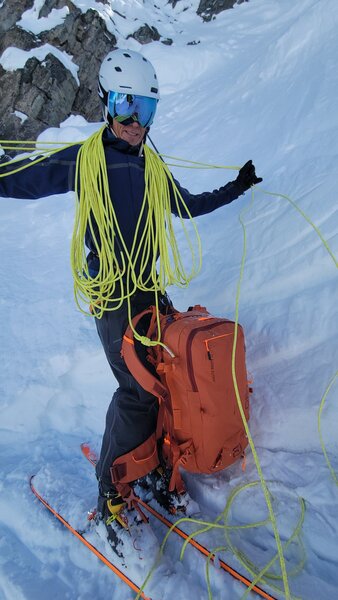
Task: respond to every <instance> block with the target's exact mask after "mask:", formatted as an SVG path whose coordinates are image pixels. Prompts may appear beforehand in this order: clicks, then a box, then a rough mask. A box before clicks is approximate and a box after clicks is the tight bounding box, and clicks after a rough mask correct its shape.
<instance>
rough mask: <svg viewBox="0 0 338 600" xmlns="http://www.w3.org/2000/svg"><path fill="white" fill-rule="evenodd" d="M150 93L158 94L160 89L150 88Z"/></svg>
mask: <svg viewBox="0 0 338 600" xmlns="http://www.w3.org/2000/svg"><path fill="white" fill-rule="evenodd" d="M150 91H151V92H153V94H157V92H158V89H157V88H155V87H152V88H150Z"/></svg>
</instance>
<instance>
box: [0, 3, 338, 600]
mask: <svg viewBox="0 0 338 600" xmlns="http://www.w3.org/2000/svg"><path fill="white" fill-rule="evenodd" d="M80 4H83V6H84V8H87V7H88V6H89V4H90V2H89V0H86V2H77V5H80ZM91 4H92V5H94V3H91ZM154 4H156V5H157V6H158V7H159V8H161V10H162V19H163V22H162V23H158V25H157V26H158V28H159V30H160V33H161V34H162V35H163V36H167V35H170V36H171V37H173V38H174V44H173V45H172V46H164V45H163V44H161V43H153V44H150V45H148V46H145V47H142V48H141V50H142V52H144V54H145V55H146V56H147V57H148V58H150V59H151V60H152V62H153V63H154V65H155V67H156V69H157V71H158V76H159V81H160V84H161V96H162V99H161V102H160V104H159V110H158V115H157V118H156V120H155V123H154V125H153V127H152V132H151V136H152V138H153V140H154V142H155V144H156V145H157V146H158V147H159V149H160V150H161V151H162V152H163V153H165V154H169V155H174V156H177V157H183V158H187V159H191V160H197V161H202V162H208V163H210V164H217V165H222V164H224V165H230V166H231V165H233V166H236V165H241V164H243V163H244V162H245V161H246V160H248V159H249V158H252V159H253V160H254V162H255V164H256V167H257V172H258V174H259V175H261V176H263V177H264V182H263V184H261V185H260V186H259V187H258V188H257V189H256V190H255V193H254V201H253V204H251V203H250V202H251V194H250V193H246V194H245V195H244V196H243V197H241V198H240V199H239V200H238V201H236V202H234V203H233V204H232V205H230V206H228V207H224V208H222V209H220V210H218V211H216V212H215V213H213V214H211V215H207V216H204V217H201V218H199V219H197V224H198V227H199V231H200V234H201V237H202V242H203V254H204V263H203V268H202V272H201V274H200V275H199V277H198V278H197V279H195V280H194V281H193V282H192V283H191V285H190V286H189V289H188V290H186V291H182V290H177V289H171V290H170V294H171V296H172V298H173V300H174V303H175V305H176V306H177V308H179V309H185V308H186V307H187V306H188V305H191V304H194V303H200V304H202V305H206V306H207V307H208V308H209V310H210V311H211V312H212V313H214V314H216V315H224V316H227V317H229V318H233V317H234V309H235V297H236V289H237V284H238V279H239V269H240V262H241V257H242V247H243V234H242V228H241V225H240V223H239V220H238V216H239V214H240V213H241V211H242V210H243V209H246V208H247V209H248V210H247V212H245V213H244V214H243V220H244V222H245V227H246V233H247V259H246V265H245V271H244V278H243V282H242V286H241V295H240V315H239V319H240V322H241V323H242V325H243V326H244V329H245V333H246V340H247V363H248V369H249V372H250V373H251V374H252V377H253V382H254V383H253V386H254V395H253V398H252V409H251V419H250V429H251V433H252V436H253V439H254V443H255V446H256V448H257V452H258V456H259V459H260V461H261V465H262V469H263V473H264V477H265V479H266V480H267V481H268V482H270V483H269V487H270V489H271V493H272V495H273V506H274V510H275V512H276V515H277V521H278V526H279V530H280V533H281V536H282V540H283V541H286V540H287V539H288V538H289V537H290V534H291V532H292V530H293V529H294V528H295V526H296V523H297V522H298V519H299V515H300V504H299V498H303V499H304V500H305V505H306V513H305V520H304V524H303V527H302V541H303V544H304V547H305V552H306V562H305V565H304V567H303V569H302V570H301V572H300V573H298V574H297V575H294V576H290V577H289V583H290V589H291V592H292V595H293V596H294V597H298V598H302V599H304V600H326V599H328V598H330V599H331V598H332V599H333V598H336V597H338V591H337V590H338V543H337V539H338V508H337V506H338V490H337V486H336V484H335V482H334V480H333V479H332V477H331V475H330V471H329V469H328V466H327V464H326V462H325V459H324V456H323V452H322V449H321V445H320V440H319V435H318V428H317V420H318V411H319V407H320V403H321V399H322V397H323V394H324V393H325V390H326V389H327V386H328V384H329V381H330V380H331V378H332V377H333V376H334V374H335V373H336V371H337V365H338V344H337V334H338V319H337V310H338V309H337V306H338V303H337V263H335V262H334V260H333V259H332V257H331V256H330V255H329V253H328V252H327V250H326V249H325V247H324V245H323V244H322V242H321V240H320V239H319V237H318V235H317V234H316V232H315V231H314V229H313V228H312V227H311V226H310V225H309V223H308V222H306V220H305V219H304V218H303V217H302V215H301V214H300V213H299V212H297V210H295V208H294V206H292V204H290V202H289V201H288V200H287V199H286V198H282V197H278V196H271V195H268V194H267V193H266V191H270V192H276V193H280V194H286V195H288V196H290V197H291V198H292V199H293V200H294V201H296V202H297V204H298V206H299V207H300V208H301V210H302V211H304V213H305V214H306V215H307V216H308V217H309V218H310V219H311V220H312V222H313V223H314V224H315V225H316V226H317V227H318V228H319V229H320V231H321V233H322V235H323V236H324V238H325V239H326V240H327V242H328V244H329V246H330V248H331V251H332V252H333V253H334V254H335V255H337V249H338V210H337V200H336V186H337V183H338V182H337V171H338V169H337V164H338V135H337V134H338V112H337V97H338V70H337V57H338V37H337V30H338V4H337V2H336V0H321V2H318V1H317V0H299V1H298V2H294V0H283V2H280V1H278V0H251V1H250V2H248V3H243V4H241V5H239V6H237V7H236V8H235V9H234V10H229V11H226V12H224V13H222V14H220V15H218V16H217V18H216V19H215V20H213V21H211V22H210V23H203V22H202V21H201V20H200V19H198V17H197V16H196V14H195V13H194V11H193V8H196V6H195V5H196V4H197V3H196V2H188V1H187V0H184V1H182V2H178V3H177V6H176V8H175V10H173V11H170V8H169V6H168V5H167V4H166V2H165V1H164V0H157V2H156V3H155V2H154V3H153V2H151V1H146V2H144V3H142V2H141V1H138V0H128V2H123V1H122V0H118V1H115V2H112V3H111V9H112V10H114V8H115V9H116V10H118V11H119V12H120V13H121V14H126V15H127V19H125V20H124V21H125V23H124V26H125V29H124V30H123V35H122V34H121V35H120V38H119V39H120V43H121V45H123V46H124V47H127V46H128V45H129V44H131V43H132V44H133V45H132V47H133V48H139V46H138V45H137V43H136V42H135V41H131V40H127V41H126V40H124V37H125V34H126V32H127V31H128V27H127V24H129V31H128V32H130V31H134V30H135V29H134V26H135V23H134V21H133V17H132V14H133V12H132V8H133V10H135V15H137V17H140V18H141V15H142V12H141V8H144V10H146V11H147V16H148V15H150V14H152V15H153V18H154V21H153V22H151V23H150V24H154V25H156V22H157V21H156V19H157V18H158V15H159V12H158V11H157V12H156V10H155V8H154ZM183 5H184V6H185V8H187V10H181V9H183ZM96 7H97V5H96ZM152 8H154V10H153V11H152V10H151V9H152ZM107 10H108V9H107ZM115 18H116V15H115V16H114V19H115ZM119 18H120V21H121V22H122V20H123V17H119ZM175 19H176V20H175ZM123 36H124V37H123ZM192 41H195V42H196V43H195V45H187V43H188V42H192ZM98 126H99V124H87V123H86V122H85V121H84V120H83V119H82V118H81V117H70V118H69V119H67V121H66V122H65V123H63V124H62V126H60V128H58V129H50V130H48V131H47V132H44V134H42V135H41V136H40V140H41V141H42V142H43V141H53V140H54V141H55V142H60V141H62V140H64V141H74V139H76V138H78V139H84V138H85V137H86V136H87V135H90V134H91V133H92V132H93V131H94V130H95V129H96V128H97V127H98ZM168 162H174V161H171V160H169V161H168ZM173 172H174V173H175V175H176V176H177V177H178V179H179V180H180V181H181V183H182V184H183V185H185V186H186V187H188V188H189V189H190V190H191V191H193V192H197V191H202V190H208V189H214V188H215V187H218V186H219V185H222V184H223V183H224V182H225V181H227V180H229V179H231V178H233V177H235V175H236V172H235V171H234V170H230V171H227V170H226V171H224V170H222V169H218V170H216V169H214V170H195V169H192V170H189V169H188V170H185V169H182V168H173ZM0 211H1V221H0V234H1V246H2V253H1V262H0V265H1V266H0V269H1V281H2V292H1V299H0V302H1V309H2V310H1V326H0V336H1V343H0V348H1V350H0V351H1V359H0V364H1V367H2V369H1V372H2V377H1V395H0V406H1V413H0V414H1V439H0V446H1V455H2V469H1V476H0V487H1V496H0V509H1V512H0V515H1V516H0V548H1V561H0V598H1V600H2V599H5V600H33V599H34V600H45V599H46V598H53V600H54V599H60V600H61V599H62V600H63V599H69V600H75V599H76V600H92V599H94V598H95V599H97V600H101V599H102V600H103V599H105V600H106V598H114V600H127V599H130V598H134V597H135V594H134V593H133V592H131V591H129V590H128V588H127V587H126V586H125V584H123V583H121V582H120V581H119V580H118V579H117V578H116V577H115V576H114V575H113V574H112V573H111V572H110V571H109V570H108V569H107V568H106V567H105V566H104V565H102V564H101V563H100V562H99V561H98V560H97V559H96V558H95V557H94V556H92V555H91V554H90V553H89V552H88V550H87V549H86V548H85V547H84V546H82V545H81V544H80V543H79V542H78V541H77V540H76V539H75V538H73V537H72V536H71V535H69V534H68V533H67V532H66V530H65V529H64V528H63V526H62V525H60V524H59V523H58V522H56V521H55V520H53V518H52V517H51V516H50V515H49V514H48V512H47V511H46V510H45V509H44V508H43V507H42V506H41V505H39V504H38V503H37V501H35V500H34V498H33V496H32V494H31V492H30V489H29V485H28V481H29V476H30V475H31V474H34V473H37V474H38V475H37V482H38V483H39V484H40V485H41V487H43V486H44V489H45V491H46V493H47V494H48V493H49V494H51V495H53V490H54V492H55V490H56V493H58V494H59V499H58V502H60V506H64V507H66V508H67V511H68V514H69V515H70V516H71V517H72V518H73V519H74V520H75V523H76V525H78V526H80V525H81V523H82V522H83V521H82V519H83V520H84V519H85V515H84V512H85V510H87V508H91V507H92V506H93V505H94V504H95V496H96V482H95V478H94V474H93V470H92V467H91V466H90V465H89V464H87V463H86V462H85V461H84V460H83V458H82V457H81V455H80V450H79V445H80V443H81V442H82V441H86V440H91V441H93V443H94V444H95V445H98V444H99V443H100V436H101V434H102V431H103V427H104V418H105V412H106V408H107V406H108V403H109V401H110V397H111V395H112V393H113V391H114V389H115V386H116V382H115V381H114V379H113V378H112V375H111V373H110V370H109V367H108V365H107V363H106V360H105V357H104V354H103V351H102V349H101V347H100V343H99V340H98V338H97V335H96V331H95V326H94V323H93V322H92V321H91V319H90V318H89V317H85V316H84V315H82V314H80V313H79V312H78V311H77V310H76V307H75V304H74V302H73V299H72V294H73V292H72V277H71V272H70V266H69V245H70V238H71V232H72V222H73V214H74V201H73V197H72V195H71V194H68V195H65V196H62V197H55V196H53V197H50V198H48V199H41V200H39V201H35V202H28V201H27V202H24V201H18V200H15V199H3V200H2V201H1V203H0ZM337 409H338V406H337V382H336V381H335V383H334V384H333V385H332V387H331V388H330V391H329V393H328V395H327V397H326V403H325V405H324V408H323V411H322V435H323V439H324V441H325V444H326V448H327V452H328V455H329V457H330V460H331V462H332V466H333V468H334V469H335V470H336V471H337V469H338V459H337V451H338V443H337ZM257 478H258V476H257V471H256V468H255V465H254V462H253V457H252V453H251V452H248V456H247V467H246V471H245V473H243V472H242V470H241V466H240V465H234V466H233V467H231V469H228V470H227V471H225V472H223V473H220V474H218V475H216V476H188V475H187V476H186V481H187V485H188V487H189V491H190V493H191V495H192V497H193V498H194V499H195V500H196V501H197V502H198V503H199V505H200V507H201V514H202V517H203V518H204V519H209V520H210V519H215V518H216V516H217V515H218V514H220V513H221V511H222V510H223V509H224V507H225V504H226V501H227V499H228V498H229V495H230V493H231V491H232V490H233V489H235V488H236V486H237V485H242V484H245V483H249V482H253V481H256V480H257ZM58 490H59V492H58ZM230 516H231V520H230V522H231V523H237V524H239V523H240V524H243V523H248V522H252V521H257V520H263V519H265V518H266V516H267V510H266V507H265V503H264V499H263V496H262V492H261V491H260V488H259V486H256V487H254V488H251V489H250V490H249V491H243V492H242V493H241V494H240V495H239V496H238V497H237V498H236V499H235V501H234V504H233V508H232V511H231V515H230ZM153 527H154V532H155V534H156V536H157V538H158V540H159V543H160V542H161V540H162V539H163V536H164V534H165V531H164V530H163V528H162V527H161V526H158V525H157V524H153ZM187 527H188V526H187ZM93 535H94V534H93ZM231 535H232V537H231V539H232V541H233V543H235V544H236V545H237V547H238V548H240V549H241V550H242V551H244V552H245V553H247V554H248V555H249V557H250V559H251V560H252V561H253V562H254V563H257V564H259V565H261V566H263V565H264V564H266V563H267V562H268V561H269V560H270V558H271V557H272V556H273V555H274V553H275V551H276V548H275V545H274V542H273V536H272V533H271V527H270V526H262V527H260V528H257V529H253V530H248V529H243V530H239V531H237V532H236V533H233V534H231ZM96 537H97V536H96ZM98 540H99V538H98ZM201 541H202V543H203V542H204V543H206V544H207V545H208V546H209V547H217V546H224V545H226V540H225V537H224V532H223V531H222V530H221V531H220V530H217V531H212V532H210V533H209V534H205V536H204V537H202V538H201ZM181 547H182V544H181V541H179V540H178V538H176V536H175V535H174V534H172V535H171V536H170V538H169V540H168V543H167V546H166V549H165V552H164V557H163V558H162V559H161V561H160V564H159V566H158V567H157V569H156V570H155V572H154V574H153V577H152V579H151V581H150V583H149V585H148V586H147V588H146V593H147V594H148V595H149V596H151V597H152V598H153V599H158V598H164V599H169V598H175V599H176V600H186V599H187V598H190V597H195V598H201V599H202V598H203V599H204V598H208V590H207V585H206V581H205V560H204V559H203V558H202V557H201V556H199V555H198V553H197V551H196V550H194V549H193V548H189V549H187V551H186V553H185V556H184V558H183V561H180V560H179V555H180V549H181ZM220 557H221V558H223V559H224V560H226V561H227V562H229V563H230V564H231V565H232V566H234V567H235V568H237V569H238V570H240V571H243V572H244V568H243V567H242V565H240V563H239V562H238V560H237V559H236V558H235V557H234V556H233V554H232V553H231V552H230V551H226V552H222V553H220ZM286 557H287V566H288V569H290V570H292V568H293V567H294V566H296V565H297V564H298V560H299V558H300V557H301V551H300V548H299V546H296V545H294V544H293V545H292V546H291V548H290V549H289V550H288V551H287V552H286ZM150 559H153V560H155V556H154V555H152V556H150V557H147V559H146V560H145V559H143V560H144V562H142V561H138V562H135V565H134V567H133V566H131V565H129V568H128V571H127V572H128V574H129V576H135V577H136V578H137V580H138V582H139V583H141V582H142V581H143V579H144V578H145V576H146V574H147V572H148V570H149V565H150V563H151V562H152V560H150ZM210 581H211V591H212V594H213V598H215V599H217V600H219V599H222V600H223V599H224V600H235V599H237V598H241V597H242V595H243V593H244V591H245V590H244V588H243V586H242V584H240V583H236V582H235V581H234V580H232V579H231V577H230V576H228V575H226V574H225V573H223V572H221V570H219V569H217V568H214V567H211V574H210ZM271 593H272V595H275V596H276V597H278V598H282V597H283V594H282V592H276V591H273V590H272V592H271ZM251 596H252V597H256V596H255V595H254V594H251Z"/></svg>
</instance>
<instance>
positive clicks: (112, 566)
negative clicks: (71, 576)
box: [30, 475, 151, 600]
mask: <svg viewBox="0 0 338 600" xmlns="http://www.w3.org/2000/svg"><path fill="white" fill-rule="evenodd" d="M30 488H31V490H32V492H33V494H34V496H35V497H36V498H37V499H38V500H39V501H40V502H41V503H42V504H43V505H44V506H45V507H46V508H48V510H49V511H50V512H51V513H52V515H54V517H56V518H57V519H58V520H59V521H60V522H61V523H62V524H63V525H64V526H65V527H66V528H67V529H68V530H69V531H70V532H71V533H72V534H73V535H74V536H75V537H76V538H77V539H78V540H80V542H82V543H83V544H84V545H85V546H86V547H87V548H88V549H89V550H90V551H91V552H92V553H93V554H95V556H97V558H99V559H100V560H101V561H102V562H103V563H104V564H105V565H106V566H107V567H108V568H109V569H110V570H111V571H113V573H115V575H117V576H118V577H119V578H120V579H121V581H123V582H124V583H125V584H126V585H128V586H129V587H130V588H131V589H132V590H133V591H134V592H136V593H137V594H139V597H140V598H142V599H143V600H151V598H149V597H148V596H146V595H145V594H144V592H142V590H141V588H140V587H139V586H138V585H137V584H136V583H134V581H132V580H131V579H130V578H129V577H127V575H125V573H123V571H121V570H120V569H119V568H118V567H117V566H116V565H115V564H114V563H113V562H112V561H111V560H109V559H108V558H107V557H106V556H105V555H104V554H102V552H100V551H99V550H98V549H97V548H96V547H95V546H94V545H93V544H91V543H90V542H89V541H88V540H87V539H86V538H85V536H84V534H83V533H82V532H80V531H78V530H77V529H74V527H72V526H71V524H70V523H68V521H67V520H66V519H64V517H63V516H62V515H61V514H60V513H59V512H58V511H57V510H55V509H54V508H53V507H52V506H51V505H50V504H49V503H48V502H47V500H45V498H43V497H42V496H41V494H39V492H38V491H37V489H36V488H35V486H34V475H32V477H31V478H30Z"/></svg>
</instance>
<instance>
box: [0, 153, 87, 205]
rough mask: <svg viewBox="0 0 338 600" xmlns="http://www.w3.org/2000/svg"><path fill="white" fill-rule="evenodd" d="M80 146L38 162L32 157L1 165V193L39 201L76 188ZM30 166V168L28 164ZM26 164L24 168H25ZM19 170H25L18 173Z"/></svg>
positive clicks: (11, 196) (5, 195)
mask: <svg viewBox="0 0 338 600" xmlns="http://www.w3.org/2000/svg"><path fill="white" fill-rule="evenodd" d="M78 151H79V146H78V145H76V146H71V147H70V148H65V149H63V150H60V151H59V152H57V153H56V154H53V155H52V156H51V157H48V158H46V159H44V160H42V161H40V162H38V163H36V164H34V162H33V161H30V160H29V159H25V160H23V161H22V162H21V161H18V162H14V163H13V162H9V163H8V164H5V165H2V166H1V167H0V196H2V197H5V198H24V199H27V200H36V199H37V198H43V197H45V196H52V195H53V194H63V193H65V192H69V191H71V190H74V180H75V165H76V156H77V153H78ZM26 165H27V167H26ZM23 166H25V168H24V169H21V167H23ZM16 169H21V170H19V171H17V172H16V173H15V172H13V173H12V171H16Z"/></svg>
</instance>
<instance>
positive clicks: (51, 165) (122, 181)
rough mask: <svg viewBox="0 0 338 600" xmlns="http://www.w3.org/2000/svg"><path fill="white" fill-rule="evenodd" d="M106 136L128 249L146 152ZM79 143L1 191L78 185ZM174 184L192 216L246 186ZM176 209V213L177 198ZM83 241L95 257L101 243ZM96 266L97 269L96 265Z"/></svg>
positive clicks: (37, 194)
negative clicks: (194, 190)
mask: <svg viewBox="0 0 338 600" xmlns="http://www.w3.org/2000/svg"><path fill="white" fill-rule="evenodd" d="M102 140H103V144H104V150H105V156H106V163H107V172H108V181H109V191H110V197H111V200H112V202H113V203H114V209H115V213H116V216H117V219H118V223H119V227H120V229H121V232H122V236H123V239H124V241H125V243H126V246H127V248H128V249H131V246H132V243H133V239H134V234H135V227H136V224H137V221H138V217H139V213H140V210H141V207H142V202H143V196H144V185H145V184H144V157H143V156H139V155H138V152H139V148H138V147H135V146H130V145H129V144H128V142H125V141H123V140H121V139H118V138H116V137H115V136H114V135H113V134H112V133H111V132H109V130H108V129H107V130H105V131H104V133H103V136H102ZM79 148H80V145H75V146H71V147H69V148H66V149H64V150H60V152H57V153H56V154H54V155H53V156H52V157H50V158H46V160H43V161H41V162H39V163H37V164H35V165H33V166H31V167H29V168H27V169H24V170H23V171H21V172H19V173H16V174H14V175H8V176H6V177H1V178H0V196H5V197H12V198H23V199H37V198H42V197H44V196H50V195H53V194H62V193H65V192H68V191H71V190H74V188H75V165H76V157H77V154H78V151H79ZM12 168H13V166H11V165H10V164H9V166H8V167H2V168H1V173H3V172H6V170H8V171H10V170H11V169H12ZM175 183H176V185H177V187H178V190H179V191H180V193H181V195H182V197H183V200H184V202H185V203H186V205H187V207H188V209H189V211H190V213H191V215H192V216H193V217H196V216H199V215H204V214H206V213H209V212H212V211H213V210H215V209H216V208H219V207H220V206H224V205H225V204H229V203H230V202H232V201H233V200H235V199H236V198H238V196H240V195H241V194H243V192H244V191H245V190H244V189H243V188H242V187H241V186H240V185H239V184H238V183H237V182H236V181H233V182H230V183H228V184H227V185H225V186H223V187H221V188H220V189H218V190H214V191H213V192H204V193H202V194H190V192H189V191H188V190H186V189H184V188H182V187H181V186H180V184H179V183H178V182H177V181H175ZM172 213H173V214H175V215H177V209H176V207H175V206H174V204H173V203H172ZM182 216H183V217H184V218H187V217H188V215H187V214H186V213H185V212H182ZM85 242H86V246H87V247H88V248H89V250H90V251H91V255H92V256H91V259H93V258H94V256H95V254H96V252H97V248H96V247H95V244H94V241H93V238H92V235H91V233H90V232H89V231H88V232H87V235H86V240H85ZM91 262H92V260H91ZM92 266H93V268H94V270H96V268H95V265H92Z"/></svg>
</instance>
